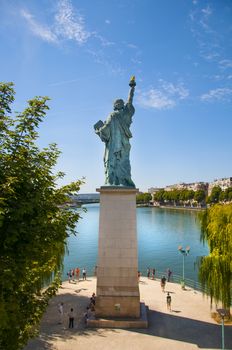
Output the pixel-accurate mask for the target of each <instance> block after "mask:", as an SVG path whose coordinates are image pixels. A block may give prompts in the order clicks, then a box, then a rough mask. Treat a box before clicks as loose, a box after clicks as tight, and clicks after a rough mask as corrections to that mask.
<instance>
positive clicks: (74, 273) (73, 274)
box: [67, 267, 87, 283]
mask: <svg viewBox="0 0 232 350" xmlns="http://www.w3.org/2000/svg"><path fill="white" fill-rule="evenodd" d="M80 272H81V271H80V268H79V267H76V268H74V269H70V270H69V271H68V272H67V276H68V281H69V283H71V281H73V282H75V281H79V280H80ZM86 278H87V271H86V268H85V267H84V268H83V269H82V279H83V280H86Z"/></svg>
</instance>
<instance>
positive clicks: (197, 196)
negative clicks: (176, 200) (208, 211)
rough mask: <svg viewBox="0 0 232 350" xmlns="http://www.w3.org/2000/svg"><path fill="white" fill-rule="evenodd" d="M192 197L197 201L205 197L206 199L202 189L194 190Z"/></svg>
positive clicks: (202, 200)
mask: <svg viewBox="0 0 232 350" xmlns="http://www.w3.org/2000/svg"><path fill="white" fill-rule="evenodd" d="M193 198H194V200H195V201H196V202H197V203H202V202H205V199H206V194H205V191H204V190H197V191H196V192H194V197H193Z"/></svg>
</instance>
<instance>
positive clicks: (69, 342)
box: [24, 277, 232, 350]
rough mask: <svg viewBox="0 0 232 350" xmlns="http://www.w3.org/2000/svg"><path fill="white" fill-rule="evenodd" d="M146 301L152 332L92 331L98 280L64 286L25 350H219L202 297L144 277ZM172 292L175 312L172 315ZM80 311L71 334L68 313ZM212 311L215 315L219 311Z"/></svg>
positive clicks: (229, 332) (231, 331)
mask: <svg viewBox="0 0 232 350" xmlns="http://www.w3.org/2000/svg"><path fill="white" fill-rule="evenodd" d="M139 288H140V299H141V301H144V302H145V304H146V305H147V306H148V307H149V311H148V320H149V328H148V329H131V330H128V329H127V330H126V329H88V328H86V326H85V323H84V313H85V310H86V307H87V305H88V304H89V298H90V297H91V295H92V293H93V292H95V291H96V278H94V277H89V278H88V279H87V281H82V280H81V281H80V282H77V283H76V284H74V283H68V282H63V284H62V286H61V288H60V289H59V291H58V295H57V296H55V297H54V298H52V299H51V301H50V303H49V306H48V308H47V311H46V313H45V315H44V317H43V319H42V322H41V327H40V334H39V336H38V338H36V339H34V340H31V341H30V342H29V344H28V345H27V346H26V347H25V349H24V350H45V349H49V350H72V349H78V350H86V349H91V350H98V349H99V350H108V349H111V350H121V349H124V350H131V349H133V350H141V349H142V350H143V349H144V350H161V349H162V350H163V349H171V350H196V349H199V348H204V349H205V350H206V349H211V350H212V349H215V350H216V349H219V348H220V345H221V326H220V325H218V324H217V323H216V322H215V321H214V320H213V319H212V318H211V310H210V301H209V300H208V299H207V298H204V297H203V296H202V294H201V293H200V292H196V291H194V290H193V289H191V288H188V287H186V289H185V290H182V289H181V287H180V285H179V284H175V283H167V285H166V290H165V293H164V292H162V291H161V287H160V281H159V280H151V279H147V278H146V277H142V278H141V281H140V283H139ZM167 292H169V293H170V295H171V297H172V311H169V310H167V306H166V296H167ZM60 302H63V303H64V319H63V324H58V322H59V313H58V309H57V306H58V303H60ZM71 307H73V308H74V312H75V320H74V329H68V328H67V327H68V312H69V311H70V308H71ZM212 311H215V307H214V308H213V310H212ZM225 348H226V349H232V327H231V326H226V327H225Z"/></svg>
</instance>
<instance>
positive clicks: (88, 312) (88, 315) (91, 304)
mask: <svg viewBox="0 0 232 350" xmlns="http://www.w3.org/2000/svg"><path fill="white" fill-rule="evenodd" d="M95 302H96V295H95V293H93V294H92V296H91V298H90V302H89V305H88V306H87V307H86V312H85V315H84V317H85V323H87V320H88V319H90V318H92V317H94V313H95Z"/></svg>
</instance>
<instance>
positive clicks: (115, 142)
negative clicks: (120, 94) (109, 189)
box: [94, 76, 136, 187]
mask: <svg viewBox="0 0 232 350" xmlns="http://www.w3.org/2000/svg"><path fill="white" fill-rule="evenodd" d="M129 86H130V91H129V96H128V100H127V102H126V103H124V101H123V100H122V99H117V100H116V101H115V102H114V111H113V112H112V113H111V114H110V115H109V116H108V118H107V120H106V121H105V122H104V123H103V122H102V121H101V120H99V121H98V122H97V123H96V124H95V125H94V129H95V132H96V134H97V135H99V137H100V139H101V140H102V141H103V142H104V143H105V154H104V166H105V185H111V186H126V187H135V184H134V183H133V181H132V180H131V166H130V148H131V146H130V138H131V137H132V134H131V132H130V125H131V123H132V116H133V114H134V112H135V109H134V106H133V104H132V102H133V96H134V90H135V86H136V82H135V77H134V76H133V77H132V78H131V80H130V83H129Z"/></svg>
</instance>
